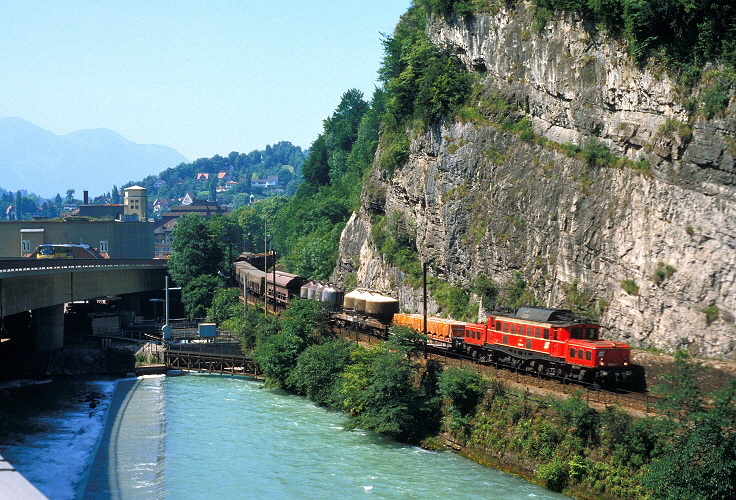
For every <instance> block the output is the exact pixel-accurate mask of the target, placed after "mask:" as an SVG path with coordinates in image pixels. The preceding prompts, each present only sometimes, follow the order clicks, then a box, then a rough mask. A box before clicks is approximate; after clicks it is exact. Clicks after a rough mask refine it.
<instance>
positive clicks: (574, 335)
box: [570, 326, 598, 340]
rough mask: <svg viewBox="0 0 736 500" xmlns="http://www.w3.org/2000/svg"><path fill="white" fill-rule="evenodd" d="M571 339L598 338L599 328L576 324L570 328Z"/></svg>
mask: <svg viewBox="0 0 736 500" xmlns="http://www.w3.org/2000/svg"><path fill="white" fill-rule="evenodd" d="M570 338H571V339H586V340H598V328H595V327H588V328H583V327H581V326H574V327H572V328H571V329H570Z"/></svg>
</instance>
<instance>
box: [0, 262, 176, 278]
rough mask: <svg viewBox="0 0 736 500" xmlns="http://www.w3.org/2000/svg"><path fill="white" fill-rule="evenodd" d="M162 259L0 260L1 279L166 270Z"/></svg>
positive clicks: (166, 263)
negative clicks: (28, 275) (91, 271)
mask: <svg viewBox="0 0 736 500" xmlns="http://www.w3.org/2000/svg"><path fill="white" fill-rule="evenodd" d="M167 267H168V261H166V260H161V259H0V278H4V277H5V278H6V277H12V276H14V275H17V274H20V273H29V272H31V273H43V272H54V271H56V272H58V271H84V270H100V269H120V268H126V269H166V268H167Z"/></svg>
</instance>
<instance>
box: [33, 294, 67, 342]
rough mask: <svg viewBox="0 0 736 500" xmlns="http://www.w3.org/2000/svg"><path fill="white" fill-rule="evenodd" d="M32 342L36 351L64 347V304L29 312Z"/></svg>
mask: <svg viewBox="0 0 736 500" xmlns="http://www.w3.org/2000/svg"><path fill="white" fill-rule="evenodd" d="M31 324H32V326H33V341H34V345H35V346H36V350H38V351H50V350H52V349H60V348H62V347H64V304H58V305H55V306H48V307H39V308H38V309H34V310H33V311H31Z"/></svg>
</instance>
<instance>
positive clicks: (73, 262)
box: [0, 259, 168, 350]
mask: <svg viewBox="0 0 736 500" xmlns="http://www.w3.org/2000/svg"><path fill="white" fill-rule="evenodd" d="M167 264H168V263H167V261H165V260H154V259H2V260H0V319H2V320H3V322H5V318H7V317H9V316H12V315H14V314H18V313H22V312H27V311H31V317H32V324H33V330H34V340H35V342H34V343H35V346H36V349H38V350H50V349H57V348H60V347H63V345H64V304H65V303H67V302H74V301H79V300H91V299H95V298H99V297H107V296H112V295H124V294H131V293H137V292H145V291H150V290H161V289H163V288H164V286H165V285H164V281H165V276H166V274H167Z"/></svg>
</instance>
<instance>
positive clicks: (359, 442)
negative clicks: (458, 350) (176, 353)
mask: <svg viewBox="0 0 736 500" xmlns="http://www.w3.org/2000/svg"><path fill="white" fill-rule="evenodd" d="M90 395H91V396H93V397H90ZM0 397H2V401H3V403H1V404H0V423H3V426H2V427H0V432H2V433H1V434H0V455H3V456H4V457H5V458H6V459H7V460H8V461H9V462H10V463H12V464H13V465H14V466H15V467H16V469H17V470H19V471H20V472H21V473H22V474H23V475H24V476H26V478H28V480H29V481H31V482H32V483H33V484H34V485H35V486H36V487H37V488H39V490H41V491H42V492H43V493H44V494H46V495H47V496H49V498H52V499H61V500H66V499H74V498H89V499H106V498H110V499H139V498H140V499H147V500H148V499H151V498H161V499H177V500H178V499H189V498H191V499H195V498H196V499H202V498H222V499H229V498H244V497H248V498H255V499H260V498H268V499H274V498H275V499H278V498H290V499H291V498H315V497H322V498H340V499H342V498H358V497H364V496H366V495H370V496H371V497H373V498H448V497H453V498H464V499H465V498H467V499H473V498H478V499H514V498H565V497H563V496H562V495H557V494H554V493H552V492H549V491H547V490H545V489H544V488H541V487H539V486H536V485H533V484H530V483H528V482H526V481H524V480H523V479H520V478H518V477H515V476H512V475H509V474H505V473H502V472H499V471H496V470H494V469H489V468H486V467H483V466H481V465H479V464H476V463H475V462H473V461H471V460H468V459H466V458H464V457H462V456H460V455H458V454H456V453H453V452H431V451H426V450H423V449H421V448H418V447H415V446H407V445H402V444H400V443H396V442H394V441H393V440H391V439H388V438H386V437H384V436H381V435H378V434H376V433H373V432H367V431H361V430H356V431H345V430H344V429H343V426H344V425H345V423H346V421H347V417H346V416H345V415H344V414H342V413H339V412H332V411H328V410H325V409H324V408H320V407H317V406H315V405H314V404H312V403H311V402H309V401H308V400H306V399H305V398H302V397H299V396H295V395H292V394H289V393H287V392H284V391H280V390H275V389H267V388H264V386H263V384H262V383H260V382H257V381H252V380H243V379H242V378H235V377H228V376H219V375H204V374H189V375H183V376H177V377H144V378H138V379H124V380H121V381H118V382H115V381H110V380H92V379H79V380H71V379H67V380H58V381H53V382H48V383H40V384H39V383H30V382H29V383H27V384H25V385H22V386H20V387H18V386H13V387H5V388H3V387H0ZM34 398H40V399H35V400H34ZM34 401H35V402H34ZM8 403H11V405H10V406H9V405H8ZM12 404H19V405H20V406H21V408H20V409H18V410H13V409H12ZM15 416H18V417H21V418H20V419H16V418H15Z"/></svg>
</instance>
